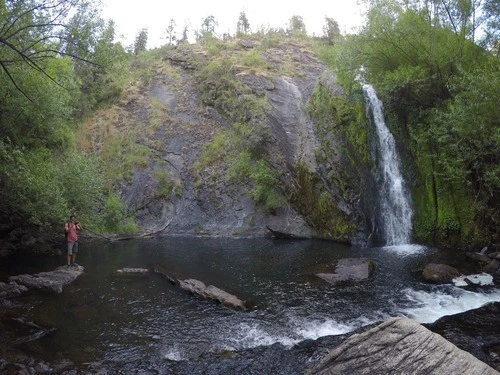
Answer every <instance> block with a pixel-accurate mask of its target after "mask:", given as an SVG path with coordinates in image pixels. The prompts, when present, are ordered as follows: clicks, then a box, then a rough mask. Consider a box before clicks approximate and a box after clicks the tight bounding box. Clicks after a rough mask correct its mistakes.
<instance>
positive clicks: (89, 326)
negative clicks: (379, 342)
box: [0, 237, 500, 362]
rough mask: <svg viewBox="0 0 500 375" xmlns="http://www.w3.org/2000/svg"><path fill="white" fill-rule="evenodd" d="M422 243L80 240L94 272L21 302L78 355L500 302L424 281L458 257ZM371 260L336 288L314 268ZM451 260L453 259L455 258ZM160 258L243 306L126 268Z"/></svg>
mask: <svg viewBox="0 0 500 375" xmlns="http://www.w3.org/2000/svg"><path fill="white" fill-rule="evenodd" d="M448 256H449V254H448V255H447V254H445V253H442V252H437V251H435V250H433V249H430V248H425V247H421V246H410V247H388V248H377V249H354V248H351V247H349V246H346V245H340V244H335V243H331V242H325V241H315V240H305V241H284V240H280V241H273V240H269V239H226V238H217V239H214V238H210V239H207V238H182V237H159V238H155V239H143V240H134V241H124V242H114V243H102V242H100V243H98V242H84V243H82V244H81V245H80V253H79V256H78V259H77V261H78V263H80V264H81V265H83V266H84V267H85V273H84V274H83V275H82V276H81V277H79V278H78V279H77V280H76V281H75V282H74V283H73V284H71V285H69V286H67V287H66V288H65V289H64V291H63V293H62V294H60V295H40V294H39V293H33V294H29V295H26V296H23V297H22V298H20V301H21V302H23V303H24V305H25V306H29V308H26V309H24V310H23V312H22V314H23V318H24V319H26V320H28V321H34V322H36V323H37V324H40V325H43V326H47V327H56V328H57V329H56V330H55V332H53V333H52V334H50V335H48V336H46V337H44V338H42V339H39V340H36V341H33V342H31V343H30V344H29V345H28V349H29V350H30V351H31V352H32V353H33V354H35V355H37V356H38V357H40V358H45V359H47V360H55V359H58V358H70V359H71V360H73V361H75V362H90V361H96V360H100V359H102V360H111V361H117V362H120V361H131V360H138V359H143V360H144V359H145V358H146V359H147V358H149V359H151V360H155V359H161V358H167V359H170V360H181V359H186V358H194V357H196V356H198V355H199V354H201V353H204V352H209V351H219V350H238V349H242V348H248V347H255V346H258V345H269V344H273V343H276V342H280V343H283V344H285V345H293V344H294V343H297V342H299V341H302V340H304V339H315V338H318V337H321V336H325V335H334V334H341V333H345V332H348V331H351V330H353V329H355V328H358V327H360V326H362V325H366V324H369V323H373V322H377V321H380V320H383V319H386V318H388V317H391V316H398V315H405V316H409V317H412V318H415V319H416V320H418V321H420V322H426V323H427V322H431V321H434V320H436V319H438V318H439V317H441V316H444V315H449V314H453V313H458V312H462V311H466V310H468V309H472V308H476V307H479V306H481V305H483V304H484V303H487V302H489V301H500V292H499V291H498V289H490V290H486V291H484V292H481V293H477V292H476V293H473V292H468V291H465V290H463V289H460V288H458V287H455V286H452V285H445V286H442V285H441V286H435V285H429V284H426V283H423V282H422V280H421V279H420V274H421V269H422V267H423V265H425V264H426V263H427V262H429V261H431V260H436V259H439V258H443V257H448ZM347 257H355V258H360V257H362V258H369V259H372V260H373V261H374V262H375V272H374V276H373V278H371V279H370V280H368V281H364V282H359V283H345V284H342V285H337V286H333V285H330V284H327V283H325V282H323V281H322V280H320V279H319V278H318V277H316V276H314V273H316V272H318V271H319V270H321V269H323V268H324V266H325V265H330V264H332V263H334V262H335V261H336V260H337V259H341V258H347ZM447 261H448V262H449V259H447ZM64 262H65V260H64V256H62V255H61V256H59V257H32V258H29V259H25V260H24V261H23V260H22V259H19V257H17V258H14V257H12V258H9V259H6V260H5V262H3V263H2V265H1V266H0V278H1V279H2V281H5V279H6V278H7V276H8V275H9V274H18V273H23V272H30V273H34V272H40V271H42V270H50V269H54V268H55V267H56V266H58V265H60V264H64ZM152 266H160V267H162V268H163V269H164V270H166V271H167V272H168V273H169V274H170V275H171V276H174V277H176V278H179V279H186V278H195V279H198V280H202V281H203V282H205V283H206V284H207V285H208V284H212V285H215V286H217V287H219V288H221V289H223V290H226V291H227V292H229V293H232V294H234V295H236V296H238V297H239V298H240V299H242V300H245V301H247V303H248V304H249V306H251V307H250V309H248V310H246V311H235V310H233V309H230V308H228V307H224V306H222V305H220V304H217V303H215V302H213V301H210V300H205V299H202V298H200V297H197V296H193V295H189V294H188V293H186V292H184V291H182V290H180V289H179V287H178V286H175V285H172V284H171V283H170V282H169V281H168V280H167V278H165V277H164V276H162V275H160V274H158V273H150V274H145V275H119V274H117V273H116V271H117V270H118V269H121V268H125V267H141V268H150V267H152Z"/></svg>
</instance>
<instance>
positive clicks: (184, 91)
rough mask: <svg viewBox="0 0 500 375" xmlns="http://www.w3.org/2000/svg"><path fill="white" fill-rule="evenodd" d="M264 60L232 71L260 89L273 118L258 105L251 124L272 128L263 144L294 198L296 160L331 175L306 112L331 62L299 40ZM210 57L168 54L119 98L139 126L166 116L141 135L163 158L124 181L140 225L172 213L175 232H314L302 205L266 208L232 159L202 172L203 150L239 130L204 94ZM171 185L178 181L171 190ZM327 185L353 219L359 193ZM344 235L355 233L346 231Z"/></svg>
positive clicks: (182, 51)
mask: <svg viewBox="0 0 500 375" xmlns="http://www.w3.org/2000/svg"><path fill="white" fill-rule="evenodd" d="M256 46H258V45H257V44H255V42H253V41H241V43H240V47H239V48H240V49H241V48H243V49H245V50H248V49H252V48H255V47H256ZM240 52H241V51H239V50H238V49H237V50H235V51H228V53H230V54H233V53H234V54H236V53H240ZM262 58H263V60H265V61H266V64H268V66H269V69H266V70H264V71H259V70H256V69H253V68H251V67H248V66H233V67H232V72H233V73H234V79H235V80H238V81H239V82H240V83H241V84H243V85H245V86H246V87H247V88H248V89H249V90H251V92H252V94H251V95H255V97H257V98H262V99H263V100H266V101H267V104H268V105H269V110H268V111H267V112H266V113H265V114H262V113H252V112H251V110H249V111H248V114H247V117H248V118H247V120H248V122H249V124H258V125H259V126H262V127H265V128H266V130H269V134H271V137H270V139H269V141H266V142H265V145H264V146H263V147H265V152H266V154H267V156H266V160H267V161H268V162H269V163H270V164H271V165H272V166H273V168H275V169H276V170H278V171H280V172H282V175H281V178H280V179H281V186H280V189H281V190H282V191H283V195H284V196H291V195H292V193H293V192H294V189H296V184H297V181H296V176H294V173H295V172H294V166H296V165H297V163H301V165H305V166H306V168H307V170H308V171H309V172H311V173H312V174H313V175H314V174H316V173H317V174H321V175H322V176H323V175H324V176H323V177H322V179H323V180H324V181H326V178H325V176H326V175H327V174H328V171H323V170H324V169H325V168H323V169H321V167H320V166H318V162H317V160H316V152H317V147H316V146H317V135H316V133H315V124H314V123H313V121H312V119H311V118H310V116H309V113H308V110H307V103H308V101H309V99H310V97H311V94H312V93H313V91H314V89H315V88H316V87H317V86H318V84H319V81H320V77H322V76H323V75H324V73H325V71H327V66H326V65H325V64H324V63H322V62H321V61H320V60H318V59H317V58H316V57H315V56H314V53H313V52H312V48H311V46H307V45H302V44H298V43H291V42H286V43H281V44H280V45H278V46H276V47H272V48H268V49H265V51H264V52H262ZM208 59H210V57H209V54H208V53H204V52H203V51H199V50H191V49H189V48H187V47H178V48H175V49H172V50H169V51H168V52H167V53H166V55H165V56H164V60H163V63H164V64H165V66H164V67H163V68H158V69H157V70H155V72H153V78H152V80H151V83H150V84H149V86H145V87H140V88H139V89H137V90H135V91H133V90H131V91H130V94H128V92H127V93H125V95H124V96H125V97H124V98H123V100H122V101H121V102H120V103H118V104H117V106H116V108H118V109H119V111H120V113H121V114H122V117H123V118H127V119H128V122H130V123H134V124H141V125H144V127H148V126H149V127H150V128H151V125H150V124H149V125H148V123H149V122H150V119H151V118H154V119H156V121H157V124H156V125H155V127H154V129H153V130H150V131H149V132H148V131H144V132H142V133H141V137H140V138H141V139H140V143H141V144H144V145H147V146H148V148H150V149H151V151H152V153H153V154H154V157H152V158H150V160H149V161H148V165H146V166H144V167H141V168H136V169H135V170H134V173H133V177H132V178H131V181H127V182H123V184H122V185H121V187H120V189H119V190H120V191H119V193H120V196H121V198H122V199H123V201H124V202H126V204H127V206H128V207H129V208H130V209H131V210H132V211H134V212H135V216H136V220H137V223H138V224H139V225H140V226H141V227H142V228H143V229H144V230H145V231H154V230H157V229H158V228H162V227H163V226H164V225H163V224H165V223H166V222H167V221H169V220H171V219H172V222H171V224H170V225H169V226H168V228H167V229H165V232H166V233H172V234H188V235H222V236H233V235H247V236H248V235H249V236H265V235H266V234H267V231H266V225H268V226H271V227H273V228H275V229H276V230H279V231H282V232H286V233H292V234H294V235H297V236H301V237H311V236H312V233H313V230H312V229H311V227H310V225H309V224H308V221H307V220H306V219H304V217H303V216H302V215H301V214H300V212H298V211H297V209H296V208H295V207H293V204H283V206H282V208H279V209H276V210H274V211H273V212H266V211H265V210H264V209H263V207H262V206H259V204H256V203H255V202H254V201H253V200H252V198H251V197H250V196H249V195H248V186H245V181H239V182H234V181H228V180H227V179H226V176H225V172H226V170H227V167H228V166H227V165H226V164H225V163H219V164H220V165H209V166H207V167H206V168H204V169H203V170H201V171H198V170H194V168H193V166H194V165H196V162H197V161H199V158H200V153H201V152H202V150H203V148H204V146H205V145H206V144H207V143H209V142H210V141H212V139H213V137H214V136H215V135H216V134H218V133H219V132H221V131H225V130H227V129H228V128H230V127H231V126H232V121H231V119H228V118H225V117H224V114H223V113H220V112H218V111H217V109H216V108H213V107H210V106H207V105H205V104H204V103H203V102H202V101H201V100H200V91H199V87H198V85H197V78H196V73H197V72H198V71H199V70H200V68H201V67H202V66H203V65H205V64H206V63H207V61H208ZM290 62H293V64H291V63H290ZM287 68H288V69H287ZM285 72H286V73H285ZM325 77H326V78H324V80H325V82H328V87H329V88H330V89H331V90H332V93H334V94H339V95H340V94H341V93H342V92H341V90H340V88H339V86H338V85H337V84H336V83H335V77H334V75H333V74H332V73H329V74H326V75H325ZM151 103H154V104H155V105H154V106H152V104H151ZM153 107H154V108H156V112H155V109H154V108H153ZM226 117H227V116H226ZM110 126H115V125H112V124H111V125H110ZM116 127H117V128H119V124H117V125H116ZM151 145H154V147H152V146H151ZM337 148H339V147H337ZM337 151H338V150H337ZM339 152H340V151H338V152H335V153H336V154H338V153H339ZM215 164H217V163H215ZM349 169H350V170H357V168H349ZM323 172H324V173H323ZM161 175H163V176H164V177H165V176H167V177H165V178H164V180H165V181H167V182H168V184H166V183H165V181H163V187H161V186H160V185H161V183H160V182H161V181H160V180H161V179H160V178H159V177H158V176H161ZM356 177H357V176H356ZM356 180H358V179H357V178H356ZM165 185H169V186H168V189H167V188H166V186H165ZM327 190H328V191H331V192H332V193H331V194H333V195H334V197H333V198H332V199H333V200H334V201H335V204H336V205H338V206H339V207H340V209H341V210H342V211H343V212H345V213H346V214H347V215H351V213H353V212H355V211H356V210H357V208H356V207H357V206H356V202H357V199H354V197H353V199H352V200H351V199H350V198H349V201H345V199H344V194H342V192H341V191H340V190H339V189H337V188H336V187H332V186H328V187H327ZM159 191H161V194H160V193H159ZM353 221H355V220H354V219H353ZM356 222H358V221H356ZM337 239H338V238H337ZM342 240H343V241H349V240H350V239H349V238H347V235H345V237H344V238H342Z"/></svg>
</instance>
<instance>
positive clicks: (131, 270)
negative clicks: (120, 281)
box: [116, 267, 149, 274]
mask: <svg viewBox="0 0 500 375" xmlns="http://www.w3.org/2000/svg"><path fill="white" fill-rule="evenodd" d="M116 273H118V274H134V273H138V274H145V273H149V270H148V269H147V268H130V267H125V268H120V269H119V270H116Z"/></svg>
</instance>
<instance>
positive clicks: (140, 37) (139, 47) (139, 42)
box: [134, 28, 148, 55]
mask: <svg viewBox="0 0 500 375" xmlns="http://www.w3.org/2000/svg"><path fill="white" fill-rule="evenodd" d="M147 44H148V29H147V28H143V29H141V30H140V31H139V33H138V34H137V36H136V37H135V42H134V54H135V55H138V54H139V53H141V52H144V51H146V47H147Z"/></svg>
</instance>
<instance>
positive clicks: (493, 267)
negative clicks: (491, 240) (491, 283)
mask: <svg viewBox="0 0 500 375" xmlns="http://www.w3.org/2000/svg"><path fill="white" fill-rule="evenodd" d="M499 268H500V261H498V260H496V259H493V260H492V261H491V262H489V263H488V264H487V265H486V266H484V267H483V269H482V271H483V272H486V273H495V272H496V271H498V269H499Z"/></svg>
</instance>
